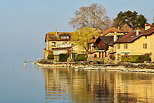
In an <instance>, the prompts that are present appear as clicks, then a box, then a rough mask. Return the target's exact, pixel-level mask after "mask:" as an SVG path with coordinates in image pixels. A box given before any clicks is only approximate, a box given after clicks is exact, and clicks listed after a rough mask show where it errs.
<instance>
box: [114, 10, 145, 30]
mask: <svg viewBox="0 0 154 103" xmlns="http://www.w3.org/2000/svg"><path fill="white" fill-rule="evenodd" d="M145 23H147V19H146V18H145V17H144V15H142V14H140V15H139V14H138V12H136V11H134V12H132V11H129V10H128V11H126V12H122V11H121V12H120V13H119V14H118V15H117V17H116V18H115V19H114V22H113V26H114V27H117V28H118V27H120V28H121V27H122V26H123V25H124V24H127V25H128V26H129V27H131V28H132V29H135V28H136V27H139V28H144V25H145Z"/></svg>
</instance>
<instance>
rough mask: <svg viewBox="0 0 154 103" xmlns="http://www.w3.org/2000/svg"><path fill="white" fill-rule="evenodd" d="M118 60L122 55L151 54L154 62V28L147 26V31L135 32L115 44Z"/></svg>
mask: <svg viewBox="0 0 154 103" xmlns="http://www.w3.org/2000/svg"><path fill="white" fill-rule="evenodd" d="M115 46H116V56H117V59H120V58H121V55H144V54H149V55H150V56H151V59H152V61H154V26H150V25H145V30H144V31H142V32H140V31H139V30H134V31H132V32H130V33H129V34H127V35H125V36H123V37H122V38H120V39H119V40H117V41H116V42H115Z"/></svg>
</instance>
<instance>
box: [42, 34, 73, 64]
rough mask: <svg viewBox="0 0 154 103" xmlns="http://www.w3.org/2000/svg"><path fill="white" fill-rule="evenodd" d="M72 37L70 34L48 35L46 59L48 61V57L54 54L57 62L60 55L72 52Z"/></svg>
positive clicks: (45, 51)
mask: <svg viewBox="0 0 154 103" xmlns="http://www.w3.org/2000/svg"><path fill="white" fill-rule="evenodd" d="M70 37H71V33H70V32H49V33H47V34H46V37H45V42H46V48H45V49H44V59H47V58H48V55H50V54H52V55H54V58H55V60H56V61H57V60H58V55H59V54H62V53H63V54H66V53H69V52H71V50H72V44H71V43H70Z"/></svg>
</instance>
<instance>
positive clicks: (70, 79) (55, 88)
mask: <svg viewBox="0 0 154 103" xmlns="http://www.w3.org/2000/svg"><path fill="white" fill-rule="evenodd" d="M44 72H45V80H46V81H45V82H46V98H47V100H48V101H52V102H57V101H59V100H61V101H62V102H74V103H93V102H94V103H134V102H136V101H137V102H140V103H146V102H152V100H151V99H149V97H150V96H152V94H153V93H154V89H152V88H153V85H152V84H154V81H152V79H154V78H153V77H152V76H151V75H149V74H148V75H147V74H135V73H124V72H114V71H97V70H89V71H84V70H78V71H76V70H74V69H68V68H53V69H51V68H50V69H44ZM147 83H149V84H151V85H149V84H147ZM138 88H139V89H138Z"/></svg>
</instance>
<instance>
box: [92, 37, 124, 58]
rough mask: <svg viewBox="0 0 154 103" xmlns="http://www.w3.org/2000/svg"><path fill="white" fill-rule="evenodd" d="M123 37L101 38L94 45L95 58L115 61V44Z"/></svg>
mask: <svg viewBox="0 0 154 103" xmlns="http://www.w3.org/2000/svg"><path fill="white" fill-rule="evenodd" d="M122 36H123V35H114V36H99V37H98V38H97V40H96V41H95V42H94V45H93V47H94V49H95V53H94V54H93V57H94V58H103V59H104V58H108V59H114V58H115V53H116V51H115V47H114V42H115V41H116V40H117V39H119V38H121V37H122Z"/></svg>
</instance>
